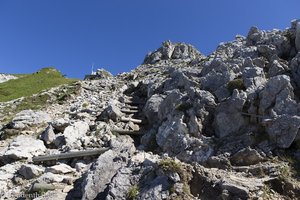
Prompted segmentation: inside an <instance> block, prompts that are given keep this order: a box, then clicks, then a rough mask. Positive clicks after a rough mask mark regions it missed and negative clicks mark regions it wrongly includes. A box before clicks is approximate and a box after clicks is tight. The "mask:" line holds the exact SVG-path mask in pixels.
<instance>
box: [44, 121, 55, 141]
mask: <svg viewBox="0 0 300 200" xmlns="http://www.w3.org/2000/svg"><path fill="white" fill-rule="evenodd" d="M55 138H56V135H55V133H54V130H53V127H52V126H51V125H49V126H48V127H47V129H46V130H45V131H44V132H43V133H42V135H41V140H43V141H44V142H45V143H46V144H51V143H52V142H53V141H54V140H55Z"/></svg>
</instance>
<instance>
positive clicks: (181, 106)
mask: <svg viewBox="0 0 300 200" xmlns="http://www.w3.org/2000/svg"><path fill="white" fill-rule="evenodd" d="M192 107H193V104H191V103H186V102H184V103H180V104H178V105H177V106H176V108H175V109H176V110H178V111H182V112H184V111H187V110H189V109H191V108H192Z"/></svg>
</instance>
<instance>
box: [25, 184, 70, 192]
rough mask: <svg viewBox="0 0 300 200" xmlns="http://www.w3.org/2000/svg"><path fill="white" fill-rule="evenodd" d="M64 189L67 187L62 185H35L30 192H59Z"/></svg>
mask: <svg viewBox="0 0 300 200" xmlns="http://www.w3.org/2000/svg"><path fill="white" fill-rule="evenodd" d="M64 188H65V186H62V185H55V184H47V183H34V184H33V185H32V186H31V188H30V192H40V191H48V190H57V189H64Z"/></svg>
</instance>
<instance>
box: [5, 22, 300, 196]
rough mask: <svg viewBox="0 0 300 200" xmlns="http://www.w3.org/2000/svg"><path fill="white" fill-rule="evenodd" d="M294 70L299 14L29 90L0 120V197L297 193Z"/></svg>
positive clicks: (299, 110)
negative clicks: (43, 99) (117, 70)
mask: <svg viewBox="0 0 300 200" xmlns="http://www.w3.org/2000/svg"><path fill="white" fill-rule="evenodd" d="M299 69H300V20H298V21H293V22H292V24H291V27H290V28H288V29H286V30H272V31H264V30H260V29H258V28H257V27H252V28H251V29H250V31H249V33H248V35H247V36H246V37H244V36H236V38H235V39H234V40H233V41H230V42H226V43H221V44H220V45H219V46H218V47H217V49H216V51H215V52H214V53H212V54H211V55H208V56H205V55H203V54H201V53H200V52H199V51H198V50H197V49H195V48H194V47H193V46H192V45H189V44H185V43H172V42H170V41H167V42H164V43H163V44H162V46H161V47H159V48H158V49H157V50H155V51H153V52H152V53H149V54H148V55H146V57H145V59H144V62H143V64H141V65H140V66H138V67H137V68H136V69H134V70H132V71H131V72H128V73H122V74H119V75H117V76H115V77H113V76H107V74H109V73H108V72H105V71H103V70H100V71H99V73H103V74H102V75H101V74H98V77H101V78H100V79H99V80H85V81H81V82H79V83H76V84H73V85H68V86H61V87H57V88H55V89H51V90H49V91H44V92H42V93H39V94H37V95H35V96H32V97H36V96H43V95H47V99H48V100H49V101H48V100H47V106H45V107H42V108H40V109H37V110H35V111H33V110H23V111H21V112H18V113H17V114H16V115H15V116H14V117H13V118H12V119H9V120H6V121H4V122H1V123H0V136H1V141H0V192H1V194H3V195H2V198H3V199H4V198H6V199H17V198H11V197H18V195H20V193H22V192H23V193H24V194H25V195H27V196H29V195H36V196H38V197H37V198H35V199H36V200H46V199H70V200H71V199H72V200H74V199H75V200H76V199H78V200H80V199H82V200H94V199H100V200H102V199H103V200H113V199H114V200H119V199H128V200H129V199H131V200H132V199H139V200H153V199H155V200H156V199H158V200H178V199H183V200H190V199H191V200H196V199H204V200H210V199H213V200H225V199H228V200H229V199H242V200H244V199H257V200H261V199H276V200H277V199H283V200H289V199H299V196H300V181H299V180H300V162H299V160H300V131H299V129H300V104H299V103H300V93H299V91H300V82H299V80H300V71H299ZM105 74H106V75H105ZM69 91H71V92H69ZM8 104H9V105H10V108H11V110H13V108H14V106H15V104H16V105H18V104H19V102H18V101H13V103H12V102H10V103H8ZM0 105H1V104H0ZM19 105H20V104H19ZM0 108H1V107H0ZM19 111H20V110H19Z"/></svg>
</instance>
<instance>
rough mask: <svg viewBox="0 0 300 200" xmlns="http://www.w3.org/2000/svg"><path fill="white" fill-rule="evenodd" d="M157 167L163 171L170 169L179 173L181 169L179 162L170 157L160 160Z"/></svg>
mask: <svg viewBox="0 0 300 200" xmlns="http://www.w3.org/2000/svg"><path fill="white" fill-rule="evenodd" d="M159 167H160V168H162V169H163V170H164V171H171V172H176V173H181V171H182V166H181V165H180V164H179V163H177V162H175V160H173V159H170V158H167V159H164V160H162V161H160V163H159Z"/></svg>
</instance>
